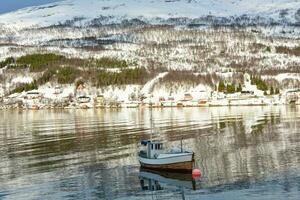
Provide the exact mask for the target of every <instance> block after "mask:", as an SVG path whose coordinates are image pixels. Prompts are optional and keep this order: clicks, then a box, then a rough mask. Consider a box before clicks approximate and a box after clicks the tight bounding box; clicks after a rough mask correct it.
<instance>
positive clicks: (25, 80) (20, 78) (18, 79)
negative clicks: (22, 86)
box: [11, 76, 33, 84]
mask: <svg viewBox="0 0 300 200" xmlns="http://www.w3.org/2000/svg"><path fill="white" fill-rule="evenodd" d="M11 82H12V83H13V84H19V83H32V82H33V78H32V77H29V76H18V77H16V78H13V79H12V80H11Z"/></svg>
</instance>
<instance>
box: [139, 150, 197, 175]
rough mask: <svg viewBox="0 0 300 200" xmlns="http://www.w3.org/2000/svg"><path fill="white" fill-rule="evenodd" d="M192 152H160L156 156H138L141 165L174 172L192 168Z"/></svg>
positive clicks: (187, 170) (188, 170)
mask: <svg viewBox="0 0 300 200" xmlns="http://www.w3.org/2000/svg"><path fill="white" fill-rule="evenodd" d="M193 159H194V154H193V153H192V152H188V153H176V154H172V153H170V154H160V155H159V156H158V157H157V158H145V157H141V156H139V161H140V163H141V166H142V167H145V168H149V169H159V170H166V171H176V172H183V171H186V172H190V171H192V169H193Z"/></svg>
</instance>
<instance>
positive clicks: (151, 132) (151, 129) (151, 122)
mask: <svg viewBox="0 0 300 200" xmlns="http://www.w3.org/2000/svg"><path fill="white" fill-rule="evenodd" d="M149 106H150V140H151V141H152V134H153V116H152V94H151V95H150V104H149Z"/></svg>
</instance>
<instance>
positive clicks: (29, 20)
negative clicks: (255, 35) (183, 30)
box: [0, 0, 300, 29]
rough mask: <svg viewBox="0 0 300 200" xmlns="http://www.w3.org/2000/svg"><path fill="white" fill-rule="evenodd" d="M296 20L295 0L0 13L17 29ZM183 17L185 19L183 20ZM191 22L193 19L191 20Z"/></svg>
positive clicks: (120, 4) (69, 1) (129, 0)
mask: <svg viewBox="0 0 300 200" xmlns="http://www.w3.org/2000/svg"><path fill="white" fill-rule="evenodd" d="M126 20H127V21H132V20H140V21H141V22H143V23H147V24H175V25H177V24H179V25H181V24H184V25H189V24H201V23H216V24H221V25H222V24H225V25H230V24H236V23H237V24H238V25H259V24H263V25H266V24H290V25H297V26H298V25H299V24H300V2H299V1H297V0H279V1H276V2H274V1H272V0H264V1H258V0H253V1H250V2H249V1H246V0H240V1H227V0H207V1H198V0H186V1H185V0H164V1H162V0H152V1H146V0H119V1H117V2H116V1H112V0H64V1H61V2H55V3H50V4H46V5H42V6H33V7H28V8H23V9H20V10H17V11H14V12H11V13H6V14H2V15H0V24H2V26H4V27H12V28H17V29H22V28H31V27H47V26H51V25H62V24H68V22H72V25H74V26H91V25H95V21H97V22H98V23H97V25H108V24H118V23H122V22H123V21H126ZM184 20H186V21H184ZM193 22H194V23H193Z"/></svg>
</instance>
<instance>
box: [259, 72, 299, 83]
mask: <svg viewBox="0 0 300 200" xmlns="http://www.w3.org/2000/svg"><path fill="white" fill-rule="evenodd" d="M262 78H263V79H271V78H273V79H275V80H277V81H278V82H282V81H284V80H287V79H293V80H298V81H300V74H299V73H283V74H278V75H276V76H262Z"/></svg>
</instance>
